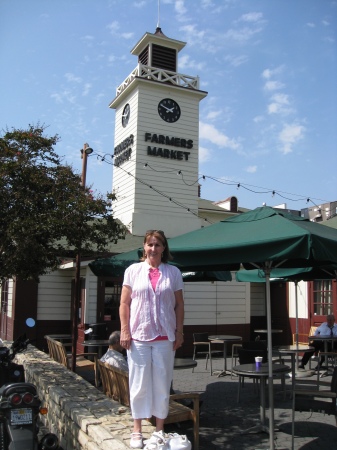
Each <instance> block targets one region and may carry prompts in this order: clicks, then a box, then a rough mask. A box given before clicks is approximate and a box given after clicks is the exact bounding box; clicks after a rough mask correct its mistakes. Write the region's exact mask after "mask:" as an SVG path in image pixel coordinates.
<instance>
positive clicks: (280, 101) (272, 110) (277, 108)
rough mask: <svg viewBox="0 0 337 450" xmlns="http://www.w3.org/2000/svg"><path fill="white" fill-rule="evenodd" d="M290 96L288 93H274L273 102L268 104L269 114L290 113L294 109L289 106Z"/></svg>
mask: <svg viewBox="0 0 337 450" xmlns="http://www.w3.org/2000/svg"><path fill="white" fill-rule="evenodd" d="M289 105H290V103H289V96H288V95H287V94H281V93H278V94H274V95H273V96H272V97H271V103H269V105H268V114H283V115H286V114H290V113H291V112H293V109H292V108H291V107H290V106H289Z"/></svg>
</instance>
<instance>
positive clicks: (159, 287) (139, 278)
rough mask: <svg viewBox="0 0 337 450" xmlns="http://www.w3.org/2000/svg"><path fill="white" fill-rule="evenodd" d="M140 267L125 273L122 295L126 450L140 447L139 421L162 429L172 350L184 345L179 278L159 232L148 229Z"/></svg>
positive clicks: (121, 316)
mask: <svg viewBox="0 0 337 450" xmlns="http://www.w3.org/2000/svg"><path fill="white" fill-rule="evenodd" d="M143 247H144V251H143V257H142V258H141V261H142V262H140V263H136V264H132V265H131V266H130V267H128V268H127V269H126V271H125V275H124V281H123V288H122V294H121V305H120V320H121V345H122V347H124V348H126V350H127V356H128V364H129V386H130V402H131V411H132V417H133V419H134V426H133V433H132V434H131V441H130V447H131V448H143V437H142V428H141V422H142V419H145V418H150V417H152V416H155V417H156V431H162V430H163V429H164V420H165V419H166V417H167V414H168V409H169V397H170V386H171V383H172V379H173V366H174V355H175V350H177V349H178V348H179V347H181V346H182V344H183V341H184V334H183V323H184V298H183V280H182V276H181V273H180V271H179V269H177V268H176V267H174V266H172V265H169V264H167V262H168V261H169V260H170V259H172V256H171V254H170V251H169V247H168V243H167V240H166V237H165V235H164V232H163V231H161V230H149V231H147V232H146V234H145V237H144V244H143Z"/></svg>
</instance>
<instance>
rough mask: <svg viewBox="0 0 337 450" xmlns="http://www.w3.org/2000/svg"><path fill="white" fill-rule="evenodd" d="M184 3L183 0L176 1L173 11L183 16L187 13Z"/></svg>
mask: <svg viewBox="0 0 337 450" xmlns="http://www.w3.org/2000/svg"><path fill="white" fill-rule="evenodd" d="M184 3H185V2H184V0H176V2H175V5H174V9H175V11H176V12H177V13H178V14H185V13H186V12H187V9H186V8H185V5H184Z"/></svg>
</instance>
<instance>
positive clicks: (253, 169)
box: [246, 166, 257, 173]
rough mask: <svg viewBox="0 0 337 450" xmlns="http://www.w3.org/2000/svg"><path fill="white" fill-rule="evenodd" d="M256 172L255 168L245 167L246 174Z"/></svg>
mask: <svg viewBox="0 0 337 450" xmlns="http://www.w3.org/2000/svg"><path fill="white" fill-rule="evenodd" d="M256 171H257V166H248V167H246V172H248V173H255V172H256Z"/></svg>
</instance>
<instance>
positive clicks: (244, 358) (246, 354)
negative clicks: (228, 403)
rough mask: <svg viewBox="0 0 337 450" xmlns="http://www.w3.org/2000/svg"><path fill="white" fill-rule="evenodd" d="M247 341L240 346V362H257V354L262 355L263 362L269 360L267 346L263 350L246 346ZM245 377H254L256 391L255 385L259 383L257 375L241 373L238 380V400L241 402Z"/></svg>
mask: <svg viewBox="0 0 337 450" xmlns="http://www.w3.org/2000/svg"><path fill="white" fill-rule="evenodd" d="M244 345H245V343H242V347H241V348H238V355H239V364H240V365H241V364H255V357H256V356H262V358H263V359H262V362H263V363H265V362H267V348H266V347H265V348H264V349H262V350H259V349H250V348H248V349H247V348H244ZM245 378H252V379H253V385H254V391H255V385H256V383H257V381H258V380H257V379H256V377H251V376H249V375H239V380H238V383H239V384H238V397H237V401H238V403H239V402H240V394H241V388H243V387H244V380H245Z"/></svg>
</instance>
